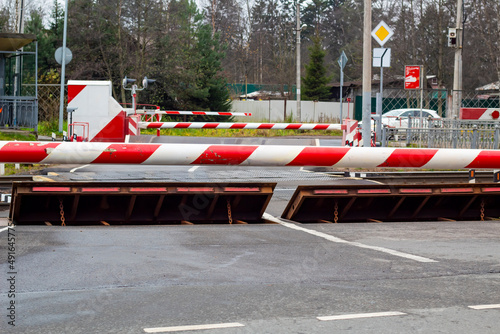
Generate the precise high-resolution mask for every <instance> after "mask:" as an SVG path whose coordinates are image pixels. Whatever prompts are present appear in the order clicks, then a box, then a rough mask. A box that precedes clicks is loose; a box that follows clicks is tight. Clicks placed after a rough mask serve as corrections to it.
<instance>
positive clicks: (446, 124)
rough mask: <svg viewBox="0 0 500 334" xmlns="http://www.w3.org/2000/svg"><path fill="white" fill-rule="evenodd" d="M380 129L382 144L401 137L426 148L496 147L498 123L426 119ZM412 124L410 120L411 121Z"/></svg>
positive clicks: (499, 139) (499, 146)
mask: <svg viewBox="0 0 500 334" xmlns="http://www.w3.org/2000/svg"><path fill="white" fill-rule="evenodd" d="M408 124H409V126H408V127H406V128H384V130H383V134H382V146H387V145H388V142H389V141H399V140H405V141H406V146H411V147H428V148H461V149H500V122H498V121H470V120H449V119H439V120H428V121H427V122H426V123H424V126H423V127H412V126H411V124H412V122H411V121H410V122H408ZM413 124H414V123H413Z"/></svg>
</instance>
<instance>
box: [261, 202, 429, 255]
mask: <svg viewBox="0 0 500 334" xmlns="http://www.w3.org/2000/svg"><path fill="white" fill-rule="evenodd" d="M262 218H264V219H265V220H270V221H274V222H276V223H278V224H281V225H282V226H285V227H288V228H291V229H293V230H297V231H302V232H306V233H309V234H312V235H315V236H317V237H320V238H323V239H326V240H328V241H332V242H336V243H341V244H346V245H351V246H356V247H360V248H366V249H371V250H375V251H378V252H383V253H387V254H391V255H394V256H399V257H403V258H406V259H410V260H414V261H417V262H423V263H433V262H438V261H436V260H432V259H429V258H426V257H422V256H418V255H413V254H408V253H403V252H400V251H397V250H393V249H389V248H384V247H378V246H370V245H365V244H362V243H359V242H353V241H347V240H344V239H340V238H337V237H334V236H333V235H330V234H326V233H323V232H318V231H315V230H310V229H307V228H303V227H301V226H298V225H295V224H291V223H287V222H284V221H282V220H281V219H279V218H276V217H273V216H271V215H270V214H268V213H266V212H264V214H263V215H262Z"/></svg>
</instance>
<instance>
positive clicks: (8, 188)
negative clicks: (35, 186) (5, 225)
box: [0, 175, 33, 210]
mask: <svg viewBox="0 0 500 334" xmlns="http://www.w3.org/2000/svg"><path fill="white" fill-rule="evenodd" d="M26 181H33V176H31V175H9V176H1V177H0V210H6V209H7V208H8V207H9V205H10V201H8V200H7V198H6V196H5V195H10V194H11V192H12V182H26ZM2 195H3V196H2Z"/></svg>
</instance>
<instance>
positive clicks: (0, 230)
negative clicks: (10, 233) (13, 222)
mask: <svg viewBox="0 0 500 334" xmlns="http://www.w3.org/2000/svg"><path fill="white" fill-rule="evenodd" d="M13 227H14V226H7V227H4V228H2V229H0V233H2V232H3V231H7V230H8V229H9V228H13Z"/></svg>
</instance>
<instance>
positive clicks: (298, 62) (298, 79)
mask: <svg viewBox="0 0 500 334" xmlns="http://www.w3.org/2000/svg"><path fill="white" fill-rule="evenodd" d="M296 15H297V29H296V32H297V119H298V122H299V123H300V122H301V117H300V114H301V110H300V32H301V30H302V27H301V26H300V3H299V0H297V14H296Z"/></svg>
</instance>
